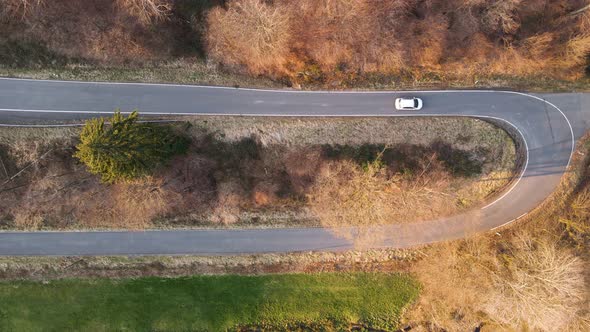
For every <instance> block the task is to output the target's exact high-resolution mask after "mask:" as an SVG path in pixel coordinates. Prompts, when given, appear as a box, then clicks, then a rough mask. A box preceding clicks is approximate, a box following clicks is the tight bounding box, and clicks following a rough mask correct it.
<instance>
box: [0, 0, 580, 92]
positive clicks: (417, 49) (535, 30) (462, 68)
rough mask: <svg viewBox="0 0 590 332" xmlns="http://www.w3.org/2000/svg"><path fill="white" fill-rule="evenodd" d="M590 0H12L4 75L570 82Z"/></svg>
mask: <svg viewBox="0 0 590 332" xmlns="http://www.w3.org/2000/svg"><path fill="white" fill-rule="evenodd" d="M585 4H586V2H585V1H583V0H559V1H553V0H538V1H519V0H473V1H464V0H452V1H448V0H426V1H418V0H395V1H384V0H378V1H373V0H360V1H350V0H320V1H314V0H287V1H263V0H230V1H225V0H197V1H189V0H179V1H170V0H90V1H81V0H68V1H66V0H55V1H38V0H1V1H0V8H2V9H1V10H0V70H2V73H3V75H17V76H34V77H44V78H47V77H50V78H51V77H56V76H57V77H61V78H69V79H72V78H79V79H101V80H138V81H171V82H174V81H180V82H191V83H195V82H201V83H214V84H226V85H227V84H230V85H232V84H237V85H261V84H262V85H265V86H269V85H272V84H275V86H277V85H279V84H278V83H276V82H280V83H281V84H286V85H290V86H296V87H297V86H322V87H326V88H346V87H367V86H369V87H406V86H409V85H416V84H424V85H428V86H432V85H434V84H439V85H440V84H449V83H453V84H454V83H457V84H461V85H468V86H478V84H487V85H503V84H513V85H514V84H518V85H521V84H524V85H525V86H526V85H528V86H533V85H535V84H540V85H543V84H559V85H564V84H570V83H571V82H574V81H572V80H576V79H579V78H582V77H584V76H585V68H586V66H587V55H588V52H589V51H590V11H582V12H579V13H577V14H576V15H570V14H571V13H572V12H574V11H575V10H577V9H579V8H581V7H583V6H584V5H585ZM219 64H221V66H219ZM182 68H186V69H187V70H184V71H183V70H182ZM228 71H231V72H232V73H233V74H229V73H228ZM235 73H243V74H250V75H252V74H254V75H263V76H264V77H266V78H270V79H272V80H274V81H275V83H272V82H270V81H269V80H258V81H255V80H252V79H247V78H246V77H242V76H239V75H234V74H235ZM533 78H534V80H533ZM476 82H478V83H476ZM527 82H528V84H527ZM568 82H570V83H568ZM584 82H586V81H584V80H578V81H575V82H574V83H571V84H570V85H572V84H573V85H575V86H582V87H583V86H584V84H585V83H584ZM578 83H579V84H580V85H576V84H578Z"/></svg>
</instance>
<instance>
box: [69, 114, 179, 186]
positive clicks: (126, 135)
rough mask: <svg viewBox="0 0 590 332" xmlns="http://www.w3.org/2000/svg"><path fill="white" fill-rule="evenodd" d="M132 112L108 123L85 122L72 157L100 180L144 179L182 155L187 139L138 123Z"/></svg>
mask: <svg viewBox="0 0 590 332" xmlns="http://www.w3.org/2000/svg"><path fill="white" fill-rule="evenodd" d="M137 118H138V113H137V111H134V112H133V113H131V114H130V115H129V116H128V117H125V116H123V115H122V114H121V113H120V111H119V110H116V112H115V114H114V115H113V117H112V118H111V119H110V125H108V124H107V123H105V118H100V119H91V120H88V121H86V124H85V126H84V129H83V130H82V133H81V134H80V144H78V146H77V147H76V148H77V151H76V153H75V154H74V157H76V158H78V159H79V160H80V161H81V162H83V163H84V164H85V165H86V166H87V167H88V170H89V171H90V172H91V173H93V174H98V175H100V176H101V180H102V181H103V182H106V183H112V182H115V181H118V180H130V179H134V178H138V177H141V176H144V175H148V174H149V173H150V172H151V171H153V169H154V168H156V167H158V166H160V165H162V164H164V163H165V162H167V161H168V160H169V159H170V158H172V157H173V156H174V155H177V154H182V153H185V152H186V150H187V148H188V139H187V138H186V137H183V136H180V135H178V134H176V133H175V132H174V131H173V130H172V127H170V126H169V125H158V124H153V123H140V122H138V121H137Z"/></svg>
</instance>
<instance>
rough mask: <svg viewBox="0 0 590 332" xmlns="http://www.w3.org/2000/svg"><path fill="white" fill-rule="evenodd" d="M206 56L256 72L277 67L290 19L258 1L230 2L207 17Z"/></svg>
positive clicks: (285, 51)
mask: <svg viewBox="0 0 590 332" xmlns="http://www.w3.org/2000/svg"><path fill="white" fill-rule="evenodd" d="M208 25H209V28H208V34H207V48H208V51H209V55H210V56H212V57H213V58H216V59H218V60H220V61H222V62H224V63H226V64H229V65H245V66H246V67H247V68H248V69H249V70H250V71H251V72H253V73H260V72H263V71H267V70H268V69H272V68H280V67H281V65H282V64H283V62H284V61H285V58H286V57H287V54H288V52H289V45H288V43H289V40H290V37H291V35H290V17H289V15H288V13H287V12H285V11H284V10H282V9H281V8H279V7H276V6H271V5H267V4H266V3H265V2H263V1H260V0H244V1H231V2H230V3H229V4H228V7H227V10H226V9H222V8H215V9H213V10H212V11H211V12H210V13H209V16H208Z"/></svg>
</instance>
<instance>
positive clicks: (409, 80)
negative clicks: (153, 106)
mask: <svg viewBox="0 0 590 332" xmlns="http://www.w3.org/2000/svg"><path fill="white" fill-rule="evenodd" d="M0 77H13V78H31V79H46V80H76V81H99V82H137V83H171V84H194V85H216V86H232V87H243V88H274V89H282V88H291V87H292V85H291V83H289V82H288V81H287V80H273V79H270V78H268V77H263V76H251V75H245V74H240V73H236V72H230V71H227V70H221V69H219V68H218V67H217V66H209V65H207V63H206V61H204V60H203V59H200V58H191V59H188V60H187V59H178V60H174V61H167V62H160V63H154V64H152V65H148V66H128V67H125V66H118V67H108V66H93V65H88V64H72V65H66V66H49V67H45V66H43V67H39V68H38V67H17V68H10V67H4V68H3V67H1V66H0ZM299 88H300V89H303V90H318V89H321V90H342V89H356V90H416V89H422V90H437V89H498V90H517V91H531V92H569V91H588V90H589V89H590V79H588V78H582V79H578V80H572V81H568V80H558V79H553V78H549V77H544V76H527V77H519V76H507V75H494V76H482V77H478V78H477V79H459V78H456V79H455V78H442V77H439V76H438V75H435V76H434V77H431V76H429V75H424V76H423V77H419V78H414V77H409V76H405V75H384V74H383V75H374V74H373V75H365V76H363V77H357V78H355V79H354V80H344V81H337V82H332V83H331V84H324V83H317V82H312V83H309V84H304V85H301V86H299Z"/></svg>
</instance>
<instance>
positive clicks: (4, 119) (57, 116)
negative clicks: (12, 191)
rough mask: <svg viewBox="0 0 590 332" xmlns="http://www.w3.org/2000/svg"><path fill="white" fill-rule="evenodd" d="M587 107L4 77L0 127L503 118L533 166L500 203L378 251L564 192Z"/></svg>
mask: <svg viewBox="0 0 590 332" xmlns="http://www.w3.org/2000/svg"><path fill="white" fill-rule="evenodd" d="M398 96H418V97H420V98H422V99H423V100H424V109H423V110H422V111H419V112H396V111H394V108H393V101H394V99H395V98H396V97H398ZM588 105H590V97H588V96H587V95H585V94H548V95H537V96H534V95H528V94H522V93H516V92H503V91H456V90H455V91H429V92H301V91H283V90H281V91H269V90H252V89H236V88H221V87H197V86H182V85H150V84H126V83H87V82H60V81H34V80H15V79H1V78H0V123H2V124H6V125H14V124H22V123H29V124H30V123H47V122H56V123H57V122H63V121H72V120H78V119H84V118H88V117H94V116H97V115H100V114H103V113H112V111H113V109H115V108H120V109H121V110H123V111H131V110H133V109H135V108H138V109H139V110H141V113H142V114H144V115H145V114H152V115H162V114H209V115H244V116H258V115H264V116H362V117H368V116H387V117H389V116H433V115H436V116H471V117H479V118H493V119H496V120H498V121H503V122H504V123H505V124H506V125H507V126H508V127H510V128H513V131H514V132H515V133H518V135H520V136H521V139H522V141H523V142H524V146H525V150H526V155H527V160H526V163H525V167H524V168H523V172H522V174H520V176H519V177H518V178H517V179H516V180H515V181H514V184H513V185H512V187H510V188H508V189H507V191H506V192H505V193H504V194H503V195H502V196H500V197H498V199H497V200H495V201H493V202H490V204H489V205H487V206H485V207H483V208H481V209H478V210H475V211H471V212H469V213H465V214H461V215H457V216H453V217H449V218H442V219H439V220H432V221H428V222H422V223H418V224H410V225H392V226H383V227H378V228H375V229H374V230H373V231H374V232H375V234H379V236H378V237H377V238H378V240H376V242H375V243H373V244H372V245H371V246H372V247H394V248H404V247H410V246H416V245H421V244H427V243H432V242H437V241H445V240H452V239H458V238H462V237H465V236H467V235H469V234H472V233H476V232H481V231H487V230H490V229H495V228H498V227H501V226H503V225H506V224H508V223H510V222H512V221H514V220H516V219H518V218H520V217H522V216H524V215H526V214H527V213H528V212H530V211H531V210H533V209H534V208H535V207H537V206H538V205H539V204H540V203H541V202H542V201H543V200H545V199H546V198H547V197H548V196H549V195H550V194H551V193H552V192H553V190H554V189H555V188H556V186H557V185H558V183H559V181H560V179H561V177H562V175H563V174H564V172H565V170H566V167H567V165H568V163H569V160H570V156H571V154H572V151H573V146H574V141H575V139H576V138H578V137H580V136H581V135H582V134H583V132H584V131H585V130H586V129H587V128H590V124H589V123H588V119H590V116H589V115H590V114H588V111H587V106H588ZM568 119H569V120H568ZM0 130H1V128H0ZM352 246H353V243H352V242H351V241H349V240H345V239H342V238H339V237H337V236H336V235H334V234H333V233H332V232H331V231H329V230H326V229H322V228H295V229H293V228H289V229H242V230H174V231H141V232H137V231H130V232H1V233H0V255H141V254H247V253H262V252H292V251H310V250H324V251H326V250H330V251H338V250H346V249H350V248H352Z"/></svg>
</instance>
